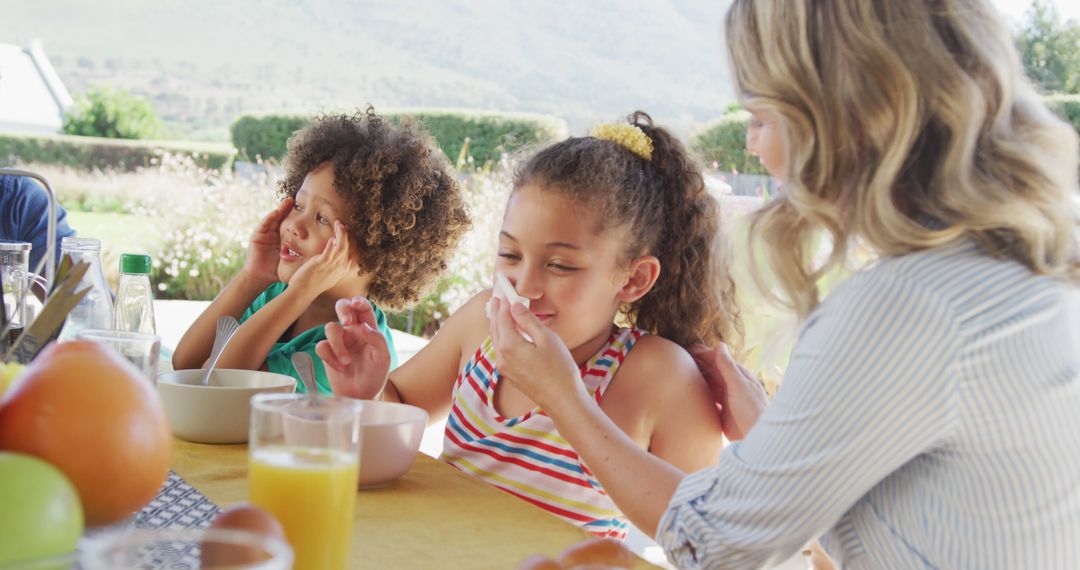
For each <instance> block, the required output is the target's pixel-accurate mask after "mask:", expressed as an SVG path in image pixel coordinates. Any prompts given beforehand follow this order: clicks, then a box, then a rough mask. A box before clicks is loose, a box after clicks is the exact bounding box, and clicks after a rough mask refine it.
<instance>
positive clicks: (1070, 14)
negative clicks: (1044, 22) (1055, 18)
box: [993, 0, 1080, 22]
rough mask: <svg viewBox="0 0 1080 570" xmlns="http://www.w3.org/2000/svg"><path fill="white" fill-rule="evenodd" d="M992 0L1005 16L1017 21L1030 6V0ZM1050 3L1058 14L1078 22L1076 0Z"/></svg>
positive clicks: (1059, 0)
mask: <svg viewBox="0 0 1080 570" xmlns="http://www.w3.org/2000/svg"><path fill="white" fill-rule="evenodd" d="M993 2H994V4H995V5H997V7H998V9H999V10H1001V11H1002V12H1003V13H1004V14H1005V15H1006V16H1008V17H1009V18H1010V19H1012V20H1014V21H1018V22H1019V21H1021V20H1023V18H1024V12H1026V11H1027V9H1028V6H1031V0H993ZM1051 3H1052V4H1054V6H1055V7H1057V11H1058V14H1061V16H1062V17H1063V18H1064V19H1066V20H1069V19H1073V20H1076V21H1077V22H1080V2H1077V0H1051Z"/></svg>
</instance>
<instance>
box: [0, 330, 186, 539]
mask: <svg viewBox="0 0 1080 570" xmlns="http://www.w3.org/2000/svg"><path fill="white" fill-rule="evenodd" d="M0 449H3V450H9V451H18V452H22V453H27V454H30V455H35V456H37V457H40V458H42V459H44V460H45V461H48V462H49V463H52V464H53V465H55V466H56V467H57V468H59V469H60V470H61V471H63V472H64V474H65V475H67V477H68V479H70V480H71V482H72V484H74V485H75V488H76V490H77V491H78V493H79V498H80V500H81V501H82V506H83V512H84V514H85V515H86V524H87V525H88V526H99V525H107V524H111V523H114V522H117V521H119V520H122V519H124V518H126V517H128V516H130V515H132V514H134V513H135V512H137V511H138V510H139V509H141V508H142V507H143V506H144V505H146V503H148V502H150V500H151V499H153V498H154V495H156V494H157V492H158V491H159V490H160V489H161V485H162V483H163V482H164V481H165V477H166V475H167V474H168V470H169V454H170V452H171V449H172V435H171V433H170V430H169V424H168V420H167V419H166V417H165V409H164V408H163V407H162V405H161V400H160V399H159V397H158V394H157V391H156V390H154V388H153V386H151V385H150V383H149V382H147V381H146V380H145V379H144V378H143V377H142V375H141V374H140V372H139V370H138V369H136V368H135V367H134V365H132V364H131V363H130V362H128V361H127V360H125V359H124V358H122V357H121V356H120V355H118V354H115V353H114V352H112V350H111V349H109V348H107V347H104V346H101V345H98V344H95V343H93V342H88V341H72V342H66V343H62V344H53V345H51V346H49V347H46V349H45V350H44V351H42V352H41V354H39V355H38V356H37V358H35V359H34V361H33V362H31V363H30V365H29V366H27V368H26V370H25V371H23V374H22V377H21V378H20V381H19V382H17V383H15V385H14V386H12V387H11V388H10V389H9V390H8V391H7V392H6V393H5V394H4V396H3V399H2V400H0Z"/></svg>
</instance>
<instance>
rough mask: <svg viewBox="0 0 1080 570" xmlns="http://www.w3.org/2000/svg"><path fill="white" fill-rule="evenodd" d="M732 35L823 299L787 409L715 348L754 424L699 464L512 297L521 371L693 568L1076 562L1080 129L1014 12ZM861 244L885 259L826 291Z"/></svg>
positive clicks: (795, 299)
mask: <svg viewBox="0 0 1080 570" xmlns="http://www.w3.org/2000/svg"><path fill="white" fill-rule="evenodd" d="M727 43H728V47H729V50H730V53H731V59H732V63H733V70H734V77H735V82H736V86H737V89H738V92H739V94H740V97H741V99H742V100H743V102H744V104H745V105H746V106H747V108H749V109H750V110H751V111H752V113H753V116H754V119H753V122H752V124H751V130H750V133H749V135H750V136H749V140H748V144H749V146H750V147H751V150H753V151H756V152H757V153H758V154H760V155H761V157H762V162H763V163H764V164H765V165H766V167H768V168H769V169H770V170H771V171H772V173H773V174H774V175H775V176H777V177H779V178H780V179H781V180H782V181H783V182H784V188H785V191H784V192H783V194H782V195H781V196H780V197H779V198H777V199H776V200H774V201H773V202H771V203H769V204H768V205H767V206H766V207H764V208H763V209H762V210H761V211H760V212H758V213H757V214H756V216H755V218H754V221H753V224H752V231H753V234H754V235H755V236H756V238H757V240H758V243H760V244H761V245H762V248H763V251H764V259H765V260H766V262H767V265H768V266H769V268H770V269H771V272H772V274H773V275H774V276H775V277H776V278H777V280H778V282H779V283H780V285H781V286H780V291H779V293H778V296H779V297H780V298H781V299H782V300H783V301H785V302H787V303H788V304H789V305H790V306H792V307H793V308H795V309H796V310H797V312H798V313H799V314H800V315H801V316H802V317H803V319H804V321H803V329H802V331H801V334H800V337H799V341H798V343H797V344H796V347H795V349H794V351H793V353H792V356H791V360H790V363H789V365H788V369H787V374H786V377H785V379H784V384H783V387H782V388H781V389H780V391H779V393H778V394H777V395H776V397H775V398H774V400H773V401H772V402H771V403H770V404H769V405H768V407H764V406H763V404H762V402H763V400H762V398H761V395H760V393H759V392H756V391H755V382H754V380H753V379H751V378H749V376H748V375H747V374H746V373H745V372H743V371H742V370H741V369H740V368H739V367H738V366H737V365H736V364H735V362H734V361H732V360H731V357H730V356H729V355H728V353H727V351H726V350H725V349H724V347H723V346H721V347H719V348H717V349H715V350H713V351H705V352H701V353H700V354H699V356H700V358H699V365H700V366H701V367H702V369H703V371H704V372H705V373H706V376H708V377H709V379H710V381H711V382H712V383H713V391H714V395H715V396H716V397H717V401H718V402H719V403H721V404H726V406H725V407H724V411H723V414H724V417H725V423H724V426H725V428H726V429H727V430H728V432H729V433H730V434H732V436H734V438H736V439H737V438H738V437H739V436H741V435H743V432H747V433H746V434H745V438H743V439H742V440H741V441H736V442H735V443H733V444H731V445H730V446H728V447H727V448H726V449H725V451H724V452H723V453H722V454H721V456H720V458H719V461H718V463H717V465H716V466H714V467H711V468H708V469H705V470H702V471H699V472H696V473H693V474H684V473H682V472H680V471H678V470H677V469H675V468H673V467H671V466H670V465H667V464H665V463H663V462H662V461H659V460H657V459H656V458H655V457H651V456H649V455H648V454H646V453H644V452H642V451H640V450H639V449H638V448H637V447H635V446H634V445H633V442H631V441H629V440H628V438H626V436H625V435H623V434H622V433H620V432H619V430H618V429H617V428H616V427H614V425H613V424H612V423H611V421H610V420H608V419H607V418H606V417H605V416H604V414H603V413H601V412H599V411H598V408H597V406H596V405H595V404H594V403H593V402H591V401H590V400H589V399H588V397H587V392H585V391H584V390H583V389H582V388H581V380H580V378H578V377H577V368H576V367H575V366H574V363H573V360H572V359H571V358H570V357H569V354H568V353H566V350H565V348H564V347H563V346H562V344H561V343H559V342H557V338H556V337H554V335H553V334H552V333H550V332H549V331H547V330H546V329H545V328H544V327H543V326H542V325H541V324H540V323H539V322H537V321H536V320H535V319H534V318H533V317H532V316H531V315H530V314H529V313H528V311H523V310H521V309H520V307H518V306H508V305H507V304H506V303H499V304H498V307H497V313H496V317H495V318H494V319H493V323H492V329H493V338H494V340H495V345H496V357H497V359H498V361H499V365H500V368H501V370H502V371H503V373H504V376H505V377H507V378H509V380H510V381H511V382H513V383H514V384H515V385H516V386H518V387H519V388H520V389H521V390H522V391H523V392H525V393H526V394H528V395H529V397H530V398H531V399H532V400H533V401H535V402H537V403H538V404H539V405H540V406H541V407H542V408H543V409H544V410H545V412H546V413H548V414H549V415H550V416H551V418H552V419H553V420H554V422H555V424H556V425H557V426H558V430H559V432H560V433H562V434H563V436H564V437H566V439H567V440H568V441H569V442H570V443H571V444H572V445H573V446H574V448H575V449H576V450H577V451H578V453H579V454H580V455H581V457H582V458H583V459H584V461H585V462H586V463H587V464H588V466H589V469H590V470H591V471H592V473H593V474H595V475H596V477H597V479H598V480H599V481H600V482H601V484H602V485H603V486H604V488H605V489H606V490H607V492H608V493H609V494H610V495H611V497H612V498H613V499H614V501H615V503H616V504H618V505H619V506H620V507H621V509H622V510H623V512H624V513H625V514H626V515H628V516H629V518H630V519H631V521H633V522H635V523H636V524H637V525H638V526H639V527H641V528H642V529H644V530H645V531H646V532H650V533H654V534H655V536H656V538H657V540H658V541H659V542H660V543H661V545H663V546H664V547H665V549H666V551H667V553H668V555H669V557H670V558H671V559H672V560H673V561H674V562H675V563H676V564H677V565H678V566H680V567H682V568H699V567H707V568H754V567H768V566H769V565H771V564H775V563H777V562H778V561H781V560H783V559H785V558H786V557H788V556H791V555H792V554H793V553H795V552H796V551H797V550H798V549H800V548H801V547H802V546H803V545H804V544H806V543H807V542H808V541H810V540H811V539H813V538H815V537H821V538H822V543H823V544H824V546H825V549H826V550H827V551H828V553H829V554H830V555H831V556H832V557H833V558H834V559H835V560H836V561H837V562H838V563H839V565H841V566H843V567H845V568H1040V569H1047V568H1066V567H1068V566H1074V565H1075V564H1076V560H1080V540H1077V538H1078V537H1080V287H1078V283H1080V245H1078V241H1080V206H1078V190H1077V172H1078V145H1077V135H1076V133H1075V132H1074V131H1073V130H1072V129H1070V128H1069V126H1068V125H1067V124H1065V123H1063V122H1062V121H1060V120H1058V119H1057V118H1056V117H1054V116H1053V115H1052V114H1051V113H1050V111H1048V110H1047V108H1046V106H1045V105H1044V103H1043V102H1042V100H1041V99H1040V97H1039V95H1038V94H1037V93H1036V91H1035V90H1034V89H1033V87H1032V86H1031V84H1030V82H1029V81H1028V80H1027V79H1026V78H1025V77H1024V75H1023V72H1022V69H1021V66H1020V62H1019V57H1018V56H1017V53H1016V51H1015V49H1014V47H1013V46H1012V44H1011V42H1010V34H1009V31H1008V29H1007V28H1006V27H1005V25H1004V24H1003V22H1002V20H1001V18H1000V15H999V14H997V13H996V12H995V10H994V9H993V8H992V7H991V5H990V2H989V0H903V1H900V0H735V2H734V4H733V6H732V7H731V9H730V11H729V12H728V16H727ZM822 235H825V236H828V237H830V238H831V240H828V241H831V244H832V250H831V255H829V256H828V257H827V258H826V259H825V260H824V261H823V262H821V261H818V262H817V264H815V261H814V259H815V258H814V256H813V255H812V254H813V253H814V252H813V251H812V247H811V245H812V244H813V245H815V246H816V244H818V243H820V240H818V239H817V238H818V237H819V236H822ZM856 242H857V243H858V244H859V246H860V247H865V248H869V249H871V250H872V251H874V252H876V253H877V254H878V256H877V259H876V261H875V262H874V263H873V264H872V265H869V266H868V267H866V268H864V269H863V270H861V271H859V272H858V273H856V274H855V275H853V276H852V277H850V278H848V279H847V280H846V281H845V282H843V283H841V284H840V285H839V286H837V287H836V288H835V289H834V290H833V291H832V292H831V293H830V294H829V296H828V297H827V298H825V299H824V300H820V299H819V295H818V289H817V282H818V280H819V278H820V277H821V276H822V275H823V274H825V273H827V272H828V271H830V270H831V269H833V268H835V267H836V266H838V264H840V263H842V262H843V261H844V260H845V258H846V254H847V251H848V249H849V247H851V246H852V244H853V243H856ZM517 329H520V330H522V331H524V332H525V333H526V334H527V335H529V336H530V337H531V338H532V339H533V342H532V343H530V342H527V341H525V340H523V339H522V338H521V336H519V335H518V334H517V332H516V331H517ZM763 408H764V409H763ZM759 416H760V417H759ZM751 426H752V429H751Z"/></svg>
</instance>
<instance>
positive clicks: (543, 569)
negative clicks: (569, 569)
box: [517, 554, 563, 570]
mask: <svg viewBox="0 0 1080 570" xmlns="http://www.w3.org/2000/svg"><path fill="white" fill-rule="evenodd" d="M517 570H563V567H562V565H561V564H559V563H558V562H555V561H554V560H552V559H550V558H548V557H547V556H544V555H543V554H534V555H532V556H530V557H528V558H526V559H525V560H522V561H521V564H518V567H517Z"/></svg>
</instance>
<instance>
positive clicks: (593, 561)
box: [559, 538, 634, 568]
mask: <svg viewBox="0 0 1080 570" xmlns="http://www.w3.org/2000/svg"><path fill="white" fill-rule="evenodd" d="M559 564H561V565H562V567H563V568H577V567H586V568H589V567H593V568H595V567H600V568H633V567H634V553H633V552H630V549H628V548H626V546H624V545H623V543H622V542H620V541H618V540H615V539H613V538H592V539H589V540H585V541H582V542H579V543H577V544H575V545H573V546H571V547H570V548H567V549H566V550H564V551H563V552H562V554H560V555H559Z"/></svg>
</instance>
